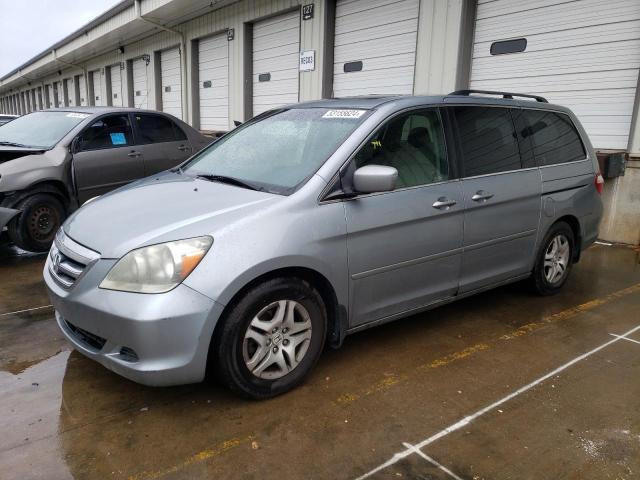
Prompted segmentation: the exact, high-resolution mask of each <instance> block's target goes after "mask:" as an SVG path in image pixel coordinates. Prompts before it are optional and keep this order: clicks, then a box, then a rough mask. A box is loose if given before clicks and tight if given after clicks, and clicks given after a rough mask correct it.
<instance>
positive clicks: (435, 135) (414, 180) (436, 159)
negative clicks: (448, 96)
mask: <svg viewBox="0 0 640 480" xmlns="http://www.w3.org/2000/svg"><path fill="white" fill-rule="evenodd" d="M355 162H356V168H360V167H364V166H365V165H386V166H389V167H394V168H395V169H396V170H398V183H397V185H396V189H398V188H407V187H415V186H418V185H428V184H430V183H437V182H442V181H444V180H448V179H449V164H448V162H447V155H446V148H445V140H444V131H443V128H442V122H441V121H440V115H439V114H438V110H437V109H435V108H430V109H424V110H414V111H412V112H409V113H406V114H403V115H399V116H397V117H395V118H393V119H391V120H389V121H388V122H387V123H386V124H384V125H383V126H382V127H380V128H379V129H378V131H377V132H376V133H375V134H374V135H373V137H371V138H370V139H369V141H368V143H367V144H366V145H365V146H364V147H362V149H361V150H360V151H359V152H358V153H357V154H356V156H355Z"/></svg>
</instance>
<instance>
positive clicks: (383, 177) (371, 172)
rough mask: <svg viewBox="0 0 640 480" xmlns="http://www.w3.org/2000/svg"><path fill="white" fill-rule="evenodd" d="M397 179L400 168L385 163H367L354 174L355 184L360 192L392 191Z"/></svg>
mask: <svg viewBox="0 0 640 480" xmlns="http://www.w3.org/2000/svg"><path fill="white" fill-rule="evenodd" d="M397 181H398V170H396V169H395V168H393V167H387V166H385V165H365V166H364V167H360V168H359V169H357V170H356V171H355V172H354V174H353V186H354V188H355V190H356V191H357V192H358V193H375V192H390V191H391V190H393V189H394V188H396V182H397Z"/></svg>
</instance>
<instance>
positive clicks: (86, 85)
mask: <svg viewBox="0 0 640 480" xmlns="http://www.w3.org/2000/svg"><path fill="white" fill-rule="evenodd" d="M51 52H52V53H53V59H54V60H55V61H56V62H60V63H62V64H63V65H68V66H70V67H74V68H79V69H80V70H82V77H83V78H84V92H85V93H84V94H85V96H86V97H87V99H86V101H87V106H89V104H90V102H89V73H88V72H87V67H86V66H85V65H78V64H77V63H71V62H67V61H66V60H62V59H61V58H58V52H57V51H56V49H55V48H54V49H53V50H51ZM78 88H79V87H78ZM43 92H44V89H43ZM74 94H75V92H74ZM63 95H64V94H63ZM74 101H75V99H74ZM80 103H82V101H81V102H80Z"/></svg>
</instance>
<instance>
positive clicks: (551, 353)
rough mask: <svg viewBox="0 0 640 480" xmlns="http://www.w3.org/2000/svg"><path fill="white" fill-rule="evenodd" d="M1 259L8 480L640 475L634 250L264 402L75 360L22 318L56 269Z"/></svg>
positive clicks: (452, 319)
mask: <svg viewBox="0 0 640 480" xmlns="http://www.w3.org/2000/svg"><path fill="white" fill-rule="evenodd" d="M0 257H2V258H0V279H1V280H0V282H1V285H0V432H1V435H0V478H2V479H25V478H46V479H58V478H60V479H65V478H78V479H88V478H92V479H93V478H114V479H139V480H145V479H155V478H168V479H185V478H255V479H269V478H279V479H280V478H318V479H324V478H331V479H333V478H357V477H359V476H361V475H364V474H366V473H367V472H371V471H373V470H376V471H375V472H374V473H373V474H372V475H371V476H370V478H421V479H452V478H454V479H455V478H462V479H465V480H466V479H508V478H512V479H528V478H531V479H534V478H535V479H541V478H568V479H574V478H575V479H586V478H593V479H606V478H612V479H631V478H640V343H635V342H633V341H632V340H635V341H637V342H640V330H638V331H636V332H634V333H632V334H630V335H629V337H628V339H619V338H618V339H617V338H616V337H613V336H611V335H610V334H622V333H624V332H627V331H629V330H631V329H633V328H635V327H636V326H638V325H640V253H638V252H637V251H634V250H632V249H629V248H623V247H604V246H595V247H593V248H591V249H590V250H588V251H587V252H586V253H585V255H584V257H583V260H582V261H581V262H580V263H579V264H578V265H576V266H575V267H574V270H573V272H572V277H571V278H570V280H569V282H568V284H567V285H566V287H565V290H564V291H563V292H562V293H561V294H559V295H557V296H555V297H551V298H541V297H537V296H535V295H533V294H531V293H530V292H529V291H528V289H527V288H526V287H525V286H523V285H522V284H515V285H510V286H507V287H503V288H500V289H497V290H494V291H491V292H487V293H484V294H481V295H478V296H475V297H472V298H469V299H466V300H463V301H460V302H458V303H454V304H451V305H448V306H445V307H442V308H439V309H436V310H433V311H430V312H427V313H423V314H420V315H416V316H413V317H410V318H407V319H404V320H400V321H398V322H395V323H391V324H388V325H385V326H382V327H379V328H375V329H372V330H369V331H365V332H362V333H359V334H356V335H353V336H351V337H348V338H347V340H346V342H345V345H344V347H343V348H342V349H341V350H338V351H327V352H325V354H324V355H323V357H322V359H321V361H320V363H319V365H318V367H317V368H316V370H315V371H314V372H313V374H312V375H311V377H310V378H309V380H308V381H307V382H306V383H305V384H304V385H303V386H302V387H301V388H298V389H297V390H295V391H293V392H291V393H289V394H287V395H284V396H281V397H278V398H275V399H272V400H269V401H263V402H250V401H246V400H241V399H239V398H237V397H235V396H234V395H233V394H231V393H229V392H227V391H226V390H225V389H223V388H221V387H219V386H217V385H215V384H200V385H190V386H185V387H177V388H161V389H160V388H148V387H143V386H140V385H137V384H135V383H132V382H130V381H128V380H125V379H123V378H120V377H118V376H117V375H115V374H113V373H111V372H110V371H108V370H106V369H105V368H103V367H101V366H100V365H98V364H96V363H94V362H92V361H90V360H88V359H86V358H84V357H83V356H82V355H80V354H78V353H77V352H72V351H71V350H70V348H69V346H68V345H67V344H66V343H65V341H64V340H63V338H62V336H61V334H60V333H59V332H58V330H57V327H56V325H55V322H54V320H53V312H52V310H51V309H50V308H42V309H39V310H29V311H25V312H20V313H12V312H16V311H20V310H26V309H30V308H35V307H41V306H45V305H47V304H48V303H49V302H48V299H47V297H46V292H45V291H44V287H43V284H42V281H41V269H42V266H43V263H44V257H43V256H20V257H16V256H15V252H13V251H10V250H8V249H6V248H4V249H2V248H0ZM613 340H615V342H613V343H611V344H609V345H606V346H603V345H605V344H606V343H607V342H610V341H613ZM599 347H602V348H601V349H600V350H598V351H596V352H595V353H592V354H590V355H588V356H586V357H584V358H583V359H581V360H580V361H576V362H575V364H572V365H569V366H568V367H567V368H565V369H562V370H561V371H559V372H558V373H557V374H555V375H552V376H551V377H549V378H547V379H546V380H544V381H541V382H539V383H537V384H535V385H533V386H531V388H529V389H527V390H526V391H523V392H522V393H519V394H516V395H514V392H516V393H517V391H518V389H521V388H522V387H524V386H527V385H530V384H531V383H532V382H534V381H536V379H539V378H540V377H542V376H544V375H546V374H548V373H549V372H552V371H553V370H554V369H557V368H559V367H562V366H565V365H567V364H568V362H572V361H574V360H575V359H576V358H580V356H582V355H584V354H586V353H588V352H591V351H593V350H594V349H596V348H599ZM511 395H512V396H513V397H512V398H511V397H509V396H511ZM505 398H506V400H504V399H505ZM501 400H504V401H503V402H502V403H499V404H498V405H497V406H495V407H494V408H491V409H489V410H486V411H485V412H484V413H482V414H480V415H478V416H477V417H472V418H470V419H468V421H466V422H462V423H460V421H461V420H463V419H464V418H465V417H468V416H471V415H474V413H477V412H482V411H483V409H485V407H488V406H491V405H492V404H494V403H495V402H500V401H501ZM456 425H457V426H458V427H457V428H454V429H451V431H448V430H445V429H447V428H448V427H451V426H456ZM439 432H440V433H442V432H445V433H444V434H442V435H441V436H440V437H438V438H437V439H436V440H434V441H432V442H429V443H428V444H427V445H426V446H424V448H422V449H421V450H420V451H419V452H418V453H411V454H407V455H406V456H404V457H403V458H400V457H394V455H395V454H401V455H405V454H406V451H407V448H408V447H407V445H416V444H419V443H420V442H423V443H424V441H425V440H426V439H429V438H430V437H433V436H434V435H436V434H439ZM385 464H387V466H384V465H385Z"/></svg>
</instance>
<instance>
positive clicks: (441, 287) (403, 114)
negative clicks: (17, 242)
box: [44, 91, 603, 398]
mask: <svg viewBox="0 0 640 480" xmlns="http://www.w3.org/2000/svg"><path fill="white" fill-rule="evenodd" d="M477 93H483V94H485V95H484V96H481V95H477ZM489 93H493V95H486V94H487V92H473V91H460V92H454V93H453V94H450V95H447V96H438V97H402V96H398V97H361V98H350V99H334V100H322V101H316V102H308V103H301V104H296V105H291V106H286V107H283V108H281V109H277V110H272V111H269V112H266V113H264V114H262V115H259V116H258V117H256V118H254V119H252V120H251V121H249V122H247V123H245V124H243V125H241V126H240V127H238V128H236V129H235V130H233V131H232V132H230V133H228V134H227V135H225V136H223V137H222V138H221V139H220V140H218V141H217V142H215V143H214V144H212V145H210V146H209V147H207V148H205V149H204V150H203V151H201V152H199V153H198V154H196V155H194V156H193V157H192V158H190V159H189V160H188V161H187V162H185V163H183V164H182V165H181V166H180V167H178V168H175V169H172V170H170V171H165V172H162V173H159V174H156V175H153V176H151V177H148V178H146V179H143V180H139V181H137V182H134V183H132V184H130V185H128V186H125V187H123V188H120V189H119V190H117V191H115V192H112V193H109V194H106V195H103V196H102V197H100V198H98V199H96V200H94V201H92V202H91V203H89V204H87V205H85V206H84V207H82V208H80V209H79V210H78V211H76V212H75V213H74V214H73V215H72V216H71V217H70V218H69V219H68V220H67V221H66V222H65V223H64V225H63V226H62V228H61V229H60V230H59V232H58V234H57V236H56V239H55V242H54V244H53V246H52V248H51V251H50V253H49V257H48V259H47V262H46V266H45V268H44V277H45V280H46V284H47V287H48V290H49V294H50V296H51V300H52V303H53V305H54V307H55V311H56V313H55V315H56V318H57V322H58V324H59V326H60V328H61V330H62V331H63V332H64V334H65V336H66V337H67V338H68V340H69V341H70V342H71V343H72V344H73V345H74V347H75V348H76V349H77V350H79V351H80V352H82V353H83V354H85V355H86V356H88V357H90V358H93V359H95V360H96V361H98V362H100V363H101V364H103V365H104V366H106V367H107V368H109V369H111V370H113V371H114V372H117V373H119V374H121V375H123V376H125V377H127V378H129V379H132V380H134V381H136V382H140V383H143V384H147V385H176V384H183V383H190V382H198V381H201V380H203V379H204V378H205V374H206V373H207V372H210V371H212V372H216V373H217V374H218V377H219V378H220V379H222V381H223V382H224V383H225V384H227V385H228V386H229V387H231V388H232V389H234V390H235V391H237V392H239V393H241V394H243V395H245V396H249V397H253V398H266V397H270V396H274V395H277V394H280V393H283V392H285V391H287V390H289V389H291V388H293V387H294V386H296V385H298V384H299V383H300V382H302V381H303V379H304V377H305V376H306V375H307V374H308V373H309V371H310V370H311V369H312V368H313V366H314V364H315V363H316V362H317V361H318V358H319V356H320V354H321V352H322V350H323V347H324V346H325V345H329V346H332V347H338V346H340V345H341V344H342V341H343V339H344V338H345V336H346V335H347V334H351V333H354V332H357V331H359V330H362V329H365V328H368V327H372V326H375V325H379V324H381V323H385V322H389V321H391V320H395V319H398V318H401V317H405V316H407V315H412V314H414V313H416V312H420V311H424V310H426V309H430V308H433V307H435V306H438V305H442V304H444V303H447V302H451V301H453V300H456V299H459V298H463V297H467V296H469V295H472V294H474V293H478V292H481V291H484V290H487V289H490V288H493V287H496V286H498V285H503V284H506V283H509V282H515V281H518V280H523V279H529V281H530V282H531V285H532V287H533V288H534V289H535V290H537V292H539V293H540V294H542V295H550V294H554V293H556V292H557V291H558V290H560V289H561V288H562V286H563V285H564V284H565V282H566V281H567V279H568V276H569V272H570V271H571V266H572V264H573V263H575V262H577V261H578V260H579V258H580V255H581V252H582V251H583V250H584V249H585V248H587V247H588V246H589V245H590V244H591V243H592V242H593V241H594V240H595V239H596V237H597V235H598V224H599V221H600V217H601V213H602V204H601V200H600V197H599V193H600V191H601V189H602V183H603V180H602V177H601V176H600V174H599V170H598V164H597V161H596V156H595V153H594V150H593V148H592V146H591V144H590V143H589V139H588V138H587V135H586V134H585V132H584V129H583V128H582V126H581V125H580V122H579V121H578V120H577V119H576V117H575V115H574V114H573V113H572V112H571V111H569V110H568V109H566V108H563V107H560V106H555V105H551V104H549V103H547V102H546V100H545V99H543V98H541V97H533V96H526V95H517V94H511V93H504V92H489ZM516 97H517V98H518V99H516ZM434 314H435V313H434Z"/></svg>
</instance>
